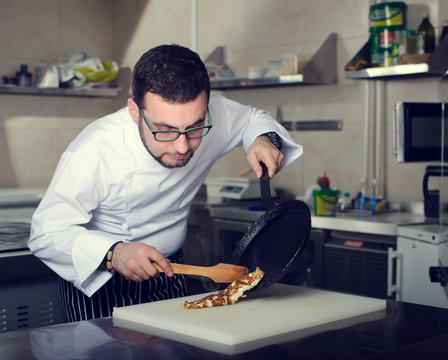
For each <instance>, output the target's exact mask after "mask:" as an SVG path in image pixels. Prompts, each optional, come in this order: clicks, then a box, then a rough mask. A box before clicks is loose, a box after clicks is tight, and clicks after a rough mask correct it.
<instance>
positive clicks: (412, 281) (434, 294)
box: [397, 237, 448, 308]
mask: <svg viewBox="0 0 448 360" xmlns="http://www.w3.org/2000/svg"><path fill="white" fill-rule="evenodd" d="M397 250H398V252H399V254H400V255H401V266H402V268H401V281H400V285H399V286H400V290H399V297H398V299H397V300H401V301H406V302H411V303H416V304H422V305H430V306H438V307H443V308H448V297H447V295H446V293H445V288H443V287H442V286H441V285H440V283H433V282H431V280H430V278H429V267H430V266H437V265H438V260H439V247H438V245H435V244H430V243H424V242H421V241H416V240H410V239H406V238H402V237H399V238H398V240H397Z"/></svg>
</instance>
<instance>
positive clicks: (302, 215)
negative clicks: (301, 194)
mask: <svg viewBox="0 0 448 360" xmlns="http://www.w3.org/2000/svg"><path fill="white" fill-rule="evenodd" d="M261 165H262V167H263V175H262V176H261V178H260V188H261V201H262V204H263V207H264V208H265V210H266V212H265V213H264V214H263V215H262V216H261V217H260V218H259V219H258V220H257V221H256V222H255V223H253V224H252V225H251V226H250V227H249V229H248V230H247V232H246V233H245V234H244V236H243V237H242V238H241V240H240V241H239V242H238V244H237V246H236V248H235V251H234V254H233V264H238V265H242V266H246V267H247V268H248V269H249V271H254V270H255V268H256V267H257V266H258V267H259V268H260V269H261V270H263V271H264V273H265V274H264V277H263V279H262V280H261V281H260V282H259V283H258V285H257V286H256V287H255V288H253V289H252V290H251V291H250V293H254V292H258V291H260V290H262V289H265V288H267V287H269V286H271V285H272V284H274V283H276V282H277V281H279V280H280V279H281V278H282V277H283V276H284V275H285V274H286V273H287V272H288V271H289V270H290V268H291V266H292V265H293V263H294V262H295V261H297V260H298V257H299V256H300V254H302V253H303V250H304V248H305V245H306V242H307V241H308V238H309V236H310V232H311V213H310V209H309V207H308V205H307V204H305V203H304V202H303V201H299V200H290V201H286V202H284V203H281V204H279V205H277V206H276V205H275V204H274V202H273V200H272V198H271V190H270V186H269V175H268V171H267V168H266V166H265V165H264V164H263V163H262V164H261Z"/></svg>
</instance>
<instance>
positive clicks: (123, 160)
mask: <svg viewBox="0 0 448 360" xmlns="http://www.w3.org/2000/svg"><path fill="white" fill-rule="evenodd" d="M127 105H128V106H127V107H126V108H124V109H121V110H119V111H117V112H116V113H113V114H110V115H107V116H105V117H103V118H101V119H99V120H96V121H95V122H93V123H92V124H90V125H89V126H88V127H87V128H86V129H84V130H83V131H82V132H81V133H80V135H79V136H78V137H77V138H76V139H75V140H74V141H73V142H72V143H71V144H70V145H69V147H68V148H67V150H66V151H65V152H64V153H63V155H62V157H61V159H60V161H59V164H58V166H57V169H56V171H55V174H54V176H53V179H52V181H51V183H50V185H49V187H48V190H47V192H46V194H45V196H44V198H43V199H42V201H41V203H40V204H39V206H38V208H37V210H36V212H35V213H34V215H33V219H32V224H31V236H30V240H29V243H28V246H29V248H30V249H31V251H33V253H34V254H35V255H36V256H37V257H39V258H40V259H41V260H42V261H43V262H44V263H45V264H47V265H48V266H49V267H50V268H51V269H53V270H54V271H55V272H56V273H57V274H59V276H60V277H61V279H60V293H61V300H62V305H63V309H64V314H65V318H66V321H77V320H85V319H92V318H98V317H104V316H110V315H111V312H112V308H113V307H117V306H125V305H131V304H136V303H144V302H148V301H154V300H161V299H168V298H173V297H179V296H186V295H187V289H186V283H185V279H184V278H183V277H182V276H180V275H173V271H172V269H171V266H170V265H169V261H171V262H181V261H182V253H181V251H180V249H181V247H182V245H183V243H184V241H185V238H186V229H187V218H188V215H189V212H190V206H191V202H192V200H193V198H194V196H195V194H196V192H197V191H198V189H199V187H200V185H201V184H202V183H203V181H204V179H205V178H206V176H207V174H208V172H209V170H210V168H211V167H212V166H213V164H214V163H215V161H216V160H218V159H219V158H220V157H222V156H223V155H225V154H226V153H228V152H229V151H230V150H232V149H233V148H235V147H236V146H243V147H244V149H245V150H246V152H247V159H248V162H249V163H250V165H251V166H252V168H253V170H254V171H255V173H256V174H257V175H258V176H261V172H262V169H261V166H260V161H262V162H264V163H265V164H266V166H267V168H268V170H269V175H270V177H272V176H274V174H275V173H277V172H278V171H279V170H280V169H281V167H282V166H284V165H288V164H289V163H291V162H292V161H293V160H295V159H296V158H297V157H298V156H300V155H301V153H302V148H301V146H300V145H297V144H295V143H294V142H293V140H292V139H291V138H290V136H289V135H288V133H287V131H286V130H285V129H284V128H283V127H282V126H280V125H279V124H278V122H276V121H275V120H274V119H272V118H271V116H270V115H269V114H268V113H266V112H264V111H261V110H258V109H255V108H253V107H251V106H244V105H241V104H238V103H236V102H234V101H230V100H227V99H225V98H223V97H220V96H210V83H209V78H208V74H207V70H206V69H205V66H204V64H203V62H202V61H201V59H200V58H199V56H198V55H197V54H196V53H194V52H192V51H191V50H189V49H187V48H184V47H181V46H178V45H161V46H158V47H155V48H153V49H151V50H149V51H148V52H146V53H145V54H143V55H142V57H141V58H140V59H139V61H138V62H137V64H136V65H135V68H134V71H133V83H132V99H129V100H128V104H127ZM152 262H156V263H158V264H159V265H160V266H161V268H162V269H163V271H164V274H159V272H158V271H157V269H156V268H155V267H154V266H153V265H152Z"/></svg>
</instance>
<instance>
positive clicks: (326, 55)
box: [210, 33, 337, 90]
mask: <svg viewBox="0 0 448 360" xmlns="http://www.w3.org/2000/svg"><path fill="white" fill-rule="evenodd" d="M336 53H337V35H336V34H335V33H331V34H330V35H329V36H328V38H327V39H326V40H325V42H324V43H323V44H322V45H321V47H320V48H319V50H318V51H317V52H316V53H315V54H314V56H313V57H312V58H311V60H310V61H309V62H308V63H307V64H306V66H305V67H304V69H303V73H302V74H296V75H282V76H279V77H269V78H257V79H250V78H229V79H210V86H211V88H212V89H214V90H230V89H246V88H262V87H275V86H291V85H325V84H335V83H336V82H337V56H336Z"/></svg>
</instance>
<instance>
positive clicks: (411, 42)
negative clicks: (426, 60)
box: [399, 29, 417, 55]
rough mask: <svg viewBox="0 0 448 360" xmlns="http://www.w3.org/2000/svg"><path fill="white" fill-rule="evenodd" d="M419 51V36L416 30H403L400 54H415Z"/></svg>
mask: <svg viewBox="0 0 448 360" xmlns="http://www.w3.org/2000/svg"><path fill="white" fill-rule="evenodd" d="M416 52H417V36H416V33H415V30H412V29H406V30H403V32H402V37H401V39H400V42H399V54H400V55H405V54H415V53H416Z"/></svg>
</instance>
